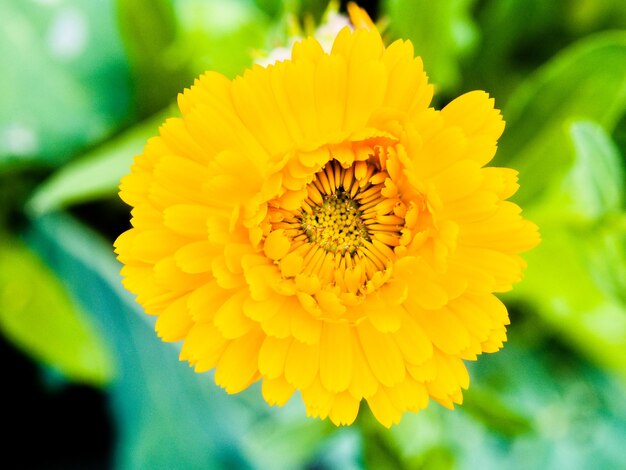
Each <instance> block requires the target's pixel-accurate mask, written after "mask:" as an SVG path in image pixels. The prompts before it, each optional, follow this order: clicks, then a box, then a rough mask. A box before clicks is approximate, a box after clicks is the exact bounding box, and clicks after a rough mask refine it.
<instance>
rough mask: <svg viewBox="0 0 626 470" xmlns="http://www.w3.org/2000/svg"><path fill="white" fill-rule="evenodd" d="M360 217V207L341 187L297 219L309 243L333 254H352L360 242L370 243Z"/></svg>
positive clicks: (361, 244) (361, 243) (359, 245)
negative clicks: (315, 244)
mask: <svg viewBox="0 0 626 470" xmlns="http://www.w3.org/2000/svg"><path fill="white" fill-rule="evenodd" d="M362 215H363V214H362V212H361V210H360V204H359V203H358V202H356V201H355V200H354V199H352V198H351V197H350V195H349V194H347V193H346V192H345V190H344V188H343V187H341V186H340V187H339V188H337V190H336V191H335V193H333V194H331V195H327V196H324V197H323V202H322V204H320V205H316V206H315V207H314V208H313V211H312V212H310V213H308V212H303V213H302V215H301V217H300V220H301V223H302V230H304V233H306V235H307V237H308V238H309V241H310V242H312V243H317V244H318V245H320V246H321V247H322V248H324V249H325V250H326V251H330V252H333V253H340V254H344V253H349V254H354V253H355V252H356V250H357V248H359V247H361V246H363V241H370V240H371V238H370V235H369V233H368V231H367V227H366V226H365V224H364V221H363V218H362Z"/></svg>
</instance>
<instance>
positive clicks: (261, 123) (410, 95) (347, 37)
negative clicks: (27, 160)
mask: <svg viewBox="0 0 626 470" xmlns="http://www.w3.org/2000/svg"><path fill="white" fill-rule="evenodd" d="M351 8H352V10H353V13H358V14H359V15H361V16H360V17H359V16H358V15H357V19H358V20H359V22H360V23H362V24H361V26H362V27H361V28H357V29H356V30H354V31H351V30H350V29H349V28H345V29H343V30H342V31H341V32H340V33H339V34H338V35H337V38H336V39H335V41H334V44H333V47H332V50H331V52H330V53H325V52H324V51H323V49H322V47H321V46H320V44H319V43H318V42H317V41H316V40H315V39H306V40H303V41H301V42H299V43H297V44H295V45H294V47H293V51H292V54H291V58H290V59H289V60H285V61H282V62H277V63H275V64H274V65H270V66H268V67H267V68H264V67H261V66H254V67H253V68H252V69H251V70H248V71H246V72H245V73H244V74H243V76H241V77H238V78H236V79H234V80H233V81H230V80H228V79H226V78H225V77H223V76H222V75H220V74H217V73H213V72H208V73H206V74H204V75H203V76H201V77H200V78H199V79H198V80H197V81H196V82H195V84H194V85H193V86H192V87H191V88H190V89H188V90H185V92H184V93H183V94H181V95H180V96H179V107H180V111H181V114H182V117H180V118H173V119H169V120H167V121H166V122H165V124H164V125H163V126H162V127H161V129H160V135H159V136H158V137H154V138H152V139H150V140H149V141H148V144H147V146H146V147H145V150H144V152H143V154H142V155H140V156H138V157H136V159H135V162H134V164H133V166H132V172H131V173H130V175H128V176H126V177H125V178H124V179H123V181H122V185H121V192H120V196H121V197H122V199H123V200H124V201H126V202H127V203H128V204H129V205H130V206H132V207H133V210H132V225H133V228H131V229H130V230H128V231H127V232H125V233H124V234H122V235H121V236H120V237H119V238H118V240H117V241H116V248H117V253H118V256H119V259H120V261H121V262H122V263H123V264H124V267H123V269H122V274H123V276H124V285H125V286H126V287H127V288H128V289H129V290H130V291H132V292H133V293H135V294H136V295H137V301H138V302H139V303H140V304H141V305H142V306H143V307H144V309H145V311H146V313H148V314H151V315H157V316H158V319H157V321H156V330H157V332H158V334H159V335H160V336H161V338H162V339H163V340H164V341H180V340H182V341H183V343H182V350H181V355H180V356H181V359H183V360H187V361H189V363H190V364H192V365H193V366H194V367H195V370H196V371H198V372H202V371H207V370H210V369H213V368H215V381H216V383H217V384H218V385H220V386H221V387H223V388H225V389H226V391H227V392H228V393H237V392H239V391H241V390H243V389H245V388H246V387H248V386H249V385H250V384H252V383H254V382H256V381H258V380H261V381H262V393H263V396H264V398H265V400H266V401H267V402H268V403H269V404H271V405H274V404H276V405H283V404H284V403H286V402H287V400H289V398H290V397H291V396H292V394H293V393H294V392H295V391H296V390H298V391H299V392H300V393H301V396H302V400H303V401H304V405H305V407H306V411H307V415H309V416H316V417H320V418H322V419H324V418H326V417H330V419H331V420H332V422H333V423H335V424H350V423H352V422H353V421H354V419H355V417H356V415H357V413H358V410H359V406H360V403H361V402H362V401H363V400H366V401H367V403H368V405H369V407H370V408H371V410H372V412H373V414H374V416H375V417H376V418H377V419H378V420H379V421H380V422H381V423H382V424H383V425H385V426H390V425H391V424H392V423H397V422H399V420H400V418H401V416H402V414H403V413H404V412H405V411H407V410H410V411H418V410H420V409H422V408H424V407H426V405H427V403H428V402H429V398H433V399H434V400H436V401H437V402H439V403H441V404H442V405H444V406H446V407H450V408H451V407H453V405H454V404H455V403H461V402H462V389H465V388H467V387H468V384H469V377H468V373H467V370H466V368H465V365H464V363H463V361H464V360H474V359H476V357H477V356H478V355H479V354H481V353H482V352H494V351H497V350H498V349H499V348H501V347H502V345H503V342H504V341H505V340H506V325H507V324H508V316H507V311H506V308H505V307H504V305H503V304H502V303H501V301H500V300H498V298H496V297H495V296H494V294H493V293H494V292H504V291H507V290H509V289H511V286H512V284H513V283H515V282H517V281H519V280H520V278H521V271H522V269H523V267H524V261H523V260H522V259H521V258H520V257H519V256H518V253H520V252H522V251H524V250H527V249H529V248H531V247H533V246H534V245H536V244H537V243H538V240H539V237H538V232H537V228H536V227H535V226H534V225H533V224H532V223H530V222H528V221H525V220H524V219H523V218H522V217H521V216H520V208H519V207H518V206H517V205H515V204H514V203H512V202H509V201H507V200H506V199H507V198H509V197H510V196H511V195H512V194H514V193H515V191H516V190H517V183H516V172H515V171H514V170H511V169H506V168H493V167H488V168H485V165H486V164H487V163H488V162H489V161H490V160H491V159H492V158H493V156H494V154H495V152H496V142H497V139H498V138H499V137H500V135H501V133H502V131H503V129H504V123H503V121H502V118H501V115H500V113H499V111H497V110H496V109H494V104H493V100H492V99H490V98H489V97H488V95H487V94H486V93H484V92H482V91H475V92H471V93H467V94H465V95H462V96H460V97H459V98H457V99H455V100H454V101H452V102H451V103H450V104H448V105H447V106H445V107H444V108H443V109H442V110H440V111H438V110H435V109H433V108H431V107H430V102H431V98H432V94H433V90H432V86H431V85H429V84H428V82H427V77H426V74H425V73H424V70H423V67H422V61H421V60H420V58H415V57H414V51H413V46H412V45H411V43H410V42H408V41H396V42H394V43H392V44H391V45H390V46H389V47H387V48H385V46H384V44H383V42H382V40H381V37H380V34H379V33H378V31H377V30H376V29H375V28H373V27H372V25H371V22H369V23H368V22H367V21H365V20H364V16H363V12H362V11H361V10H355V7H354V6H352V7H351Z"/></svg>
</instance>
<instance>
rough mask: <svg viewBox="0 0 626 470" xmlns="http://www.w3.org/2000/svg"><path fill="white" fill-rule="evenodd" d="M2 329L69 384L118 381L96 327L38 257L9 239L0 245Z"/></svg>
mask: <svg viewBox="0 0 626 470" xmlns="http://www.w3.org/2000/svg"><path fill="white" fill-rule="evenodd" d="M0 330H2V333H3V334H4V335H5V336H6V337H7V338H9V339H10V340H11V341H12V342H13V343H15V344H16V345H17V346H19V347H20V348H21V349H23V350H24V351H25V352H27V353H28V354H30V355H31V356H32V357H34V358H35V359H36V360H38V361H40V362H42V363H44V364H46V365H47V366H50V367H53V368H54V369H57V370H59V371H60V372H61V373H63V375H65V376H66V377H68V378H69V379H72V380H76V381H80V382H85V383H90V384H94V385H103V384H105V383H107V382H109V381H110V380H111V378H112V376H113V369H114V367H113V363H112V359H111V357H110V356H109V352H108V351H107V350H106V349H105V348H104V346H103V344H102V341H101V339H100V338H99V337H98V335H97V334H96V331H95V330H94V328H93V325H92V324H91V322H90V321H88V319H87V318H86V317H85V315H84V313H83V312H82V311H81V310H80V309H78V308H77V306H76V305H75V304H74V303H73V302H72V301H71V300H70V298H69V296H68V295H67V293H66V291H65V289H64V288H63V286H62V285H61V283H60V282H59V281H58V280H57V279H56V278H55V277H54V274H53V273H51V272H50V270H49V269H48V268H47V267H46V266H45V265H44V264H43V263H42V262H41V261H40V260H39V259H38V258H37V256H35V255H34V254H33V253H32V252H31V251H30V250H29V249H28V248H26V246H25V245H24V244H23V243H21V242H20V241H18V240H16V239H10V238H8V237H3V238H2V242H1V243H0Z"/></svg>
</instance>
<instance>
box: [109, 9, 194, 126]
mask: <svg viewBox="0 0 626 470" xmlns="http://www.w3.org/2000/svg"><path fill="white" fill-rule="evenodd" d="M116 7H117V13H118V20H119V25H120V30H121V32H122V36H123V39H124V43H125V46H126V50H127V53H128V57H129V60H130V66H131V70H132V72H133V75H134V87H135V89H134V92H135V99H136V101H137V106H138V109H139V114H140V115H141V116H147V115H150V114H152V113H154V112H156V111H158V110H160V109H161V108H163V107H164V106H166V105H167V104H168V103H169V102H170V101H172V100H173V99H174V98H175V97H176V94H177V93H178V92H180V91H181V90H182V89H183V88H184V86H186V85H187V84H188V83H187V82H188V81H189V80H190V79H191V78H192V77H190V76H189V72H188V71H187V70H186V66H187V65H186V64H185V63H184V62H182V61H179V60H176V58H175V56H174V55H173V54H172V48H173V47H174V44H175V41H176V39H177V34H178V31H177V19H176V16H175V14H174V13H175V12H174V7H173V5H172V2H171V1H169V0H117V1H116Z"/></svg>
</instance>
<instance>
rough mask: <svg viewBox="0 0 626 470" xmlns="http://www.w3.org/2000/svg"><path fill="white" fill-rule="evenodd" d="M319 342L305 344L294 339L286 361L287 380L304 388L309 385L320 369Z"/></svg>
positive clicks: (297, 386) (299, 387) (299, 388)
mask: <svg viewBox="0 0 626 470" xmlns="http://www.w3.org/2000/svg"><path fill="white" fill-rule="evenodd" d="M319 349H320V348H319V345H317V344H304V343H301V342H299V341H296V340H294V341H293V342H292V343H291V347H290V348H289V354H288V355H287V361H286V362H285V380H286V381H287V382H288V383H290V384H291V385H293V386H294V387H296V388H297V389H298V390H304V389H305V388H307V387H309V386H310V385H311V383H312V382H313V380H314V379H315V377H316V375H317V371H318V369H319V356H320V350H319Z"/></svg>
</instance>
